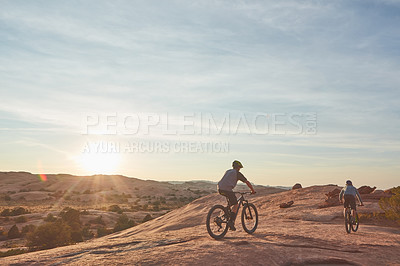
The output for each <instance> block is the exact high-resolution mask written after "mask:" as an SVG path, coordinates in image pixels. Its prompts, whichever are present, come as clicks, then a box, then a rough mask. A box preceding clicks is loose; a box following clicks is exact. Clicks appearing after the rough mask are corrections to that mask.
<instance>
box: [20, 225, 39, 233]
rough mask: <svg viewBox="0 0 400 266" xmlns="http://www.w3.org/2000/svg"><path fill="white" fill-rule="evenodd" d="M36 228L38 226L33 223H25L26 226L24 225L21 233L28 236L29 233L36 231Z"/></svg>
mask: <svg viewBox="0 0 400 266" xmlns="http://www.w3.org/2000/svg"><path fill="white" fill-rule="evenodd" d="M35 229H36V226H35V225H33V224H28V225H25V226H24V227H22V229H21V235H22V236H26V235H27V234H28V233H32V232H34V231H35Z"/></svg>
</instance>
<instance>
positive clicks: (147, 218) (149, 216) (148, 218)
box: [142, 214, 153, 223]
mask: <svg viewBox="0 0 400 266" xmlns="http://www.w3.org/2000/svg"><path fill="white" fill-rule="evenodd" d="M150 220H153V217H151V215H150V214H147V215H146V216H145V217H144V218H143V220H142V223H145V222H147V221H150Z"/></svg>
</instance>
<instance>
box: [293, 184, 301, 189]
mask: <svg viewBox="0 0 400 266" xmlns="http://www.w3.org/2000/svg"><path fill="white" fill-rule="evenodd" d="M299 188H303V187H302V186H301V184H300V183H296V184H295V185H294V186H293V187H292V189H299Z"/></svg>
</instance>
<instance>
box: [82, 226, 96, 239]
mask: <svg viewBox="0 0 400 266" xmlns="http://www.w3.org/2000/svg"><path fill="white" fill-rule="evenodd" d="M82 236H83V237H85V238H93V237H94V234H93V233H92V232H91V231H90V228H89V226H85V227H84V228H83V229H82Z"/></svg>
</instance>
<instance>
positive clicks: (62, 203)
mask: <svg viewBox="0 0 400 266" xmlns="http://www.w3.org/2000/svg"><path fill="white" fill-rule="evenodd" d="M0 178H1V180H2V182H3V184H4V185H3V186H2V187H1V188H0V256H11V255H16V254H21V253H24V252H29V251H33V250H41V249H49V248H53V247H57V246H64V245H69V244H74V243H78V242H82V241H86V240H88V239H91V238H96V237H102V236H105V235H108V234H111V233H114V232H118V231H121V230H125V229H127V228H130V227H132V226H136V225H138V224H141V223H144V222H147V221H149V220H152V219H153V218H156V217H159V216H161V215H164V214H165V213H167V212H169V211H171V210H173V209H176V208H179V207H182V206H184V205H186V204H187V203H189V202H191V201H193V200H194V199H196V198H199V197H201V196H204V195H207V194H210V193H212V192H214V190H215V185H214V184H211V183H205V182H203V183H202V182H199V183H196V182H188V183H182V184H170V183H167V182H155V181H144V180H139V179H135V178H127V177H122V176H92V177H77V176H71V175H48V176H47V181H46V182H43V181H40V180H39V179H38V178H37V176H36V175H32V174H30V173H25V172H7V173H1V172H0Z"/></svg>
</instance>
